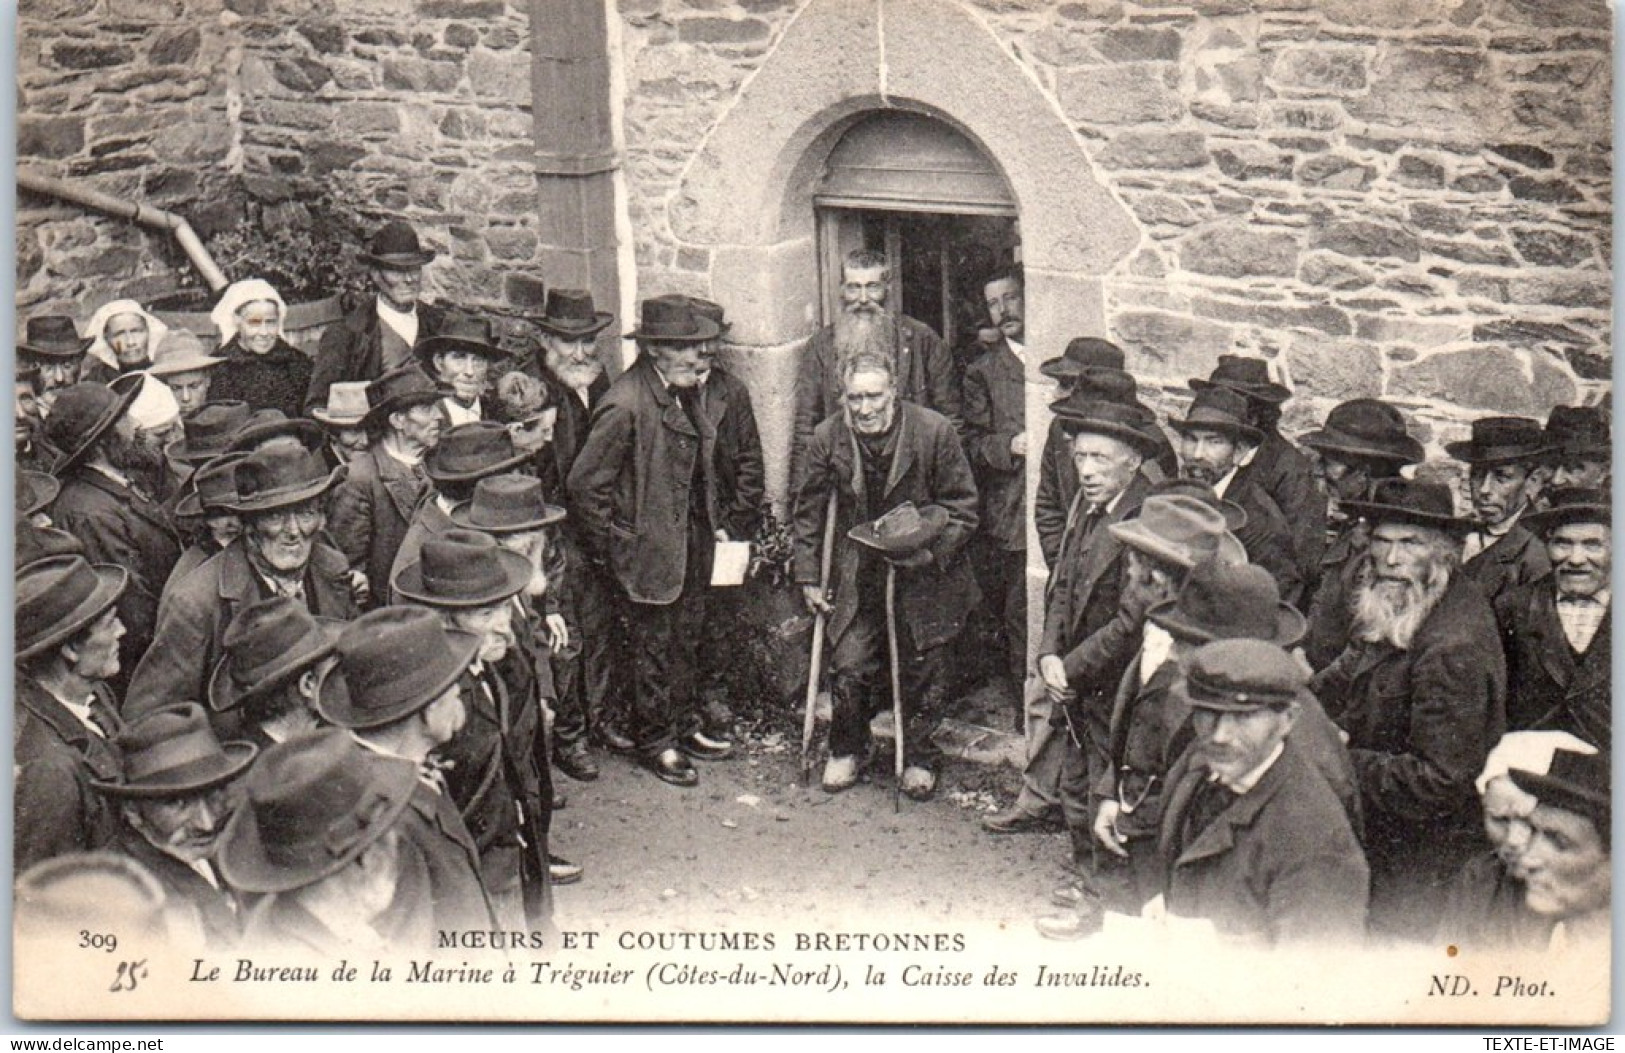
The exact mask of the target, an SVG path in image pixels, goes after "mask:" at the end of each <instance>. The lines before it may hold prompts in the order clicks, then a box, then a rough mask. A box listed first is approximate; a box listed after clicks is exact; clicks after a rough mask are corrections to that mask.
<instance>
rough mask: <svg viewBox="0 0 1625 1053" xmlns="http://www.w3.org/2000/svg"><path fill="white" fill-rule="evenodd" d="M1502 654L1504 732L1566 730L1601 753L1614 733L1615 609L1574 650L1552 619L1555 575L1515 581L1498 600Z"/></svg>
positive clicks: (1555, 614) (1554, 601) (1557, 623)
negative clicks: (1581, 647)
mask: <svg viewBox="0 0 1625 1053" xmlns="http://www.w3.org/2000/svg"><path fill="white" fill-rule="evenodd" d="M1495 615H1496V621H1497V622H1498V623H1499V624H1500V626H1501V640H1502V645H1503V646H1504V647H1505V649H1506V657H1507V729H1508V730H1509V731H1523V730H1527V729H1539V730H1543V731H1549V730H1556V731H1567V732H1571V733H1573V734H1575V735H1578V736H1580V737H1581V738H1583V739H1585V740H1586V741H1587V742H1589V743H1591V744H1592V745H1593V746H1596V747H1597V748H1598V749H1600V750H1602V751H1604V752H1606V751H1607V750H1608V749H1610V743H1611V741H1612V738H1613V726H1614V721H1613V694H1612V689H1613V674H1612V669H1611V665H1612V661H1611V660H1612V657H1613V653H1612V652H1613V649H1612V647H1611V646H1610V640H1611V638H1612V631H1611V630H1612V628H1613V620H1614V612H1613V607H1612V605H1610V606H1609V610H1608V613H1606V614H1604V615H1603V618H1602V624H1601V625H1599V626H1598V627H1597V635H1596V636H1594V637H1592V640H1591V646H1590V647H1588V648H1586V650H1585V652H1584V653H1579V654H1577V653H1576V652H1575V650H1574V648H1573V646H1572V645H1570V643H1569V638H1568V636H1567V635H1566V634H1565V633H1564V632H1563V623H1562V622H1561V621H1559V620H1558V617H1557V582H1556V581H1555V579H1554V578H1553V576H1552V575H1547V576H1546V577H1544V578H1541V579H1539V580H1538V581H1532V582H1530V583H1529V584H1527V585H1522V586H1519V587H1518V588H1516V589H1513V590H1512V591H1510V592H1508V593H1506V594H1505V595H1504V596H1502V597H1501V599H1500V600H1499V601H1497V602H1496V605H1495Z"/></svg>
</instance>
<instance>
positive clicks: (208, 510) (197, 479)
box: [175, 453, 248, 518]
mask: <svg viewBox="0 0 1625 1053" xmlns="http://www.w3.org/2000/svg"><path fill="white" fill-rule="evenodd" d="M247 456H248V454H246V453H227V454H222V455H221V456H219V457H216V458H215V459H214V460H212V461H207V462H205V463H204V464H203V465H202V467H200V468H198V470H197V471H195V472H193V473H192V474H191V476H189V477H188V478H187V480H186V488H185V489H184V490H183V491H182V492H181V499H180V500H179V501H177V502H175V515H176V516H179V517H183V518H189V517H193V516H202V515H211V514H218V513H220V512H224V511H226V510H228V509H229V508H230V507H231V506H232V503H233V502H235V501H236V500H237V464H238V462H239V461H241V460H242V459H243V458H245V457H247Z"/></svg>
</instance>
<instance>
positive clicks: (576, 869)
mask: <svg viewBox="0 0 1625 1053" xmlns="http://www.w3.org/2000/svg"><path fill="white" fill-rule="evenodd" d="M581 874H582V866H581V864H580V863H572V862H570V861H569V860H568V859H565V858H564V857H563V856H556V855H553V854H552V853H548V856H547V875H548V877H550V878H551V879H552V880H553V884H555V885H574V884H575V883H576V882H577V881H580V880H581Z"/></svg>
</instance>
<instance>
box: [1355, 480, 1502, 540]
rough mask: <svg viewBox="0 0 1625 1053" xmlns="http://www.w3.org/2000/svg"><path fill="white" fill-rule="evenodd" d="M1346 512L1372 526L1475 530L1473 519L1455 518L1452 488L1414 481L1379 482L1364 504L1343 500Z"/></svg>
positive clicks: (1452, 531) (1440, 484)
mask: <svg viewBox="0 0 1625 1053" xmlns="http://www.w3.org/2000/svg"><path fill="white" fill-rule="evenodd" d="M1342 507H1343V511H1344V512H1346V513H1348V514H1349V515H1352V516H1359V517H1360V518H1362V519H1365V520H1366V521H1368V522H1370V523H1374V524H1376V523H1411V524H1413V525H1415V526H1426V527H1433V528H1434V529H1436V530H1445V531H1449V532H1451V533H1464V532H1466V531H1468V530H1471V529H1473V525H1474V524H1473V522H1472V520H1470V519H1463V518H1460V517H1458V516H1457V515H1456V502H1455V501H1454V499H1452V498H1451V496H1450V487H1449V486H1447V485H1445V484H1444V483H1429V482H1422V481H1420V480H1414V479H1379V480H1378V481H1377V485H1376V486H1375V487H1373V488H1372V491H1371V497H1370V498H1369V499H1368V500H1365V501H1344V502H1342Z"/></svg>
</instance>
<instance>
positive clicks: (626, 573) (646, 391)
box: [568, 356, 719, 604]
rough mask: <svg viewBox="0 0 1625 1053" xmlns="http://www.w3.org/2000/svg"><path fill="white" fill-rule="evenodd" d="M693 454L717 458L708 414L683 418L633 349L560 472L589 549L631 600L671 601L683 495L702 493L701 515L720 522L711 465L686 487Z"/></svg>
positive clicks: (683, 542) (681, 539)
mask: <svg viewBox="0 0 1625 1053" xmlns="http://www.w3.org/2000/svg"><path fill="white" fill-rule="evenodd" d="M696 421H697V422H698V424H699V426H698V428H696V426H695V424H696ZM696 459H699V460H700V463H702V464H715V463H716V431H715V429H713V428H712V426H711V423H710V419H709V418H708V417H707V416H706V415H705V414H704V413H696V414H695V416H694V417H693V418H692V419H691V418H690V417H689V415H688V414H687V413H686V412H685V411H684V410H683V407H682V406H681V405H680V404H679V403H678V402H677V399H676V397H675V396H674V395H673V394H672V392H671V391H670V390H668V389H667V387H666V385H665V383H664V381H663V380H662V379H661V377H660V374H659V373H658V372H656V371H655V368H654V363H653V361H652V360H650V359H649V358H647V357H641V356H640V357H639V358H638V360H637V361H636V362H634V363H633V364H632V366H631V368H629V369H627V371H626V372H624V373H622V374H621V375H620V376H619V377H617V378H616V379H615V382H614V383H613V384H611V385H610V387H609V391H608V392H606V393H605V394H604V398H603V400H602V401H601V402H599V404H598V408H597V409H596V410H595V411H593V417H592V427H591V430H590V431H589V432H588V433H587V441H586V442H585V443H584V444H583V445H582V447H581V450H580V452H579V453H578V454H577V455H576V460H575V464H574V465H572V466H571V469H570V477H569V482H568V485H569V490H570V496H571V498H572V500H573V501H574V502H575V508H574V513H575V518H576V526H577V529H578V530H579V532H580V535H581V536H582V538H583V539H584V540H585V542H586V544H587V546H588V550H589V552H590V553H592V554H593V555H596V556H599V557H600V558H602V559H603V560H604V561H605V563H606V564H607V565H608V567H609V570H610V572H611V573H612V574H613V575H614V577H615V580H616V581H618V582H619V583H620V586H621V588H622V589H623V590H625V592H626V595H627V596H628V597H630V598H631V599H632V601H633V602H635V603H656V604H666V603H673V602H675V601H676V600H677V598H678V596H679V595H680V594H681V593H682V591H683V578H684V575H685V572H686V570H687V564H688V547H689V546H688V529H689V516H690V511H691V510H690V502H692V501H696V500H698V501H705V502H707V504H706V508H707V511H708V512H709V513H710V515H709V521H710V522H712V523H716V522H719V519H718V517H717V515H716V498H715V491H714V488H713V487H712V486H711V485H709V484H710V481H711V479H712V477H713V475H714V474H715V473H714V472H710V471H707V472H704V473H702V474H703V476H704V478H705V480H706V481H707V484H708V485H707V487H706V489H705V490H704V491H703V492H701V493H694V488H693V485H692V481H693V479H694V468H695V462H696Z"/></svg>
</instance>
